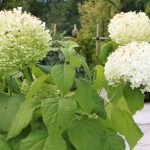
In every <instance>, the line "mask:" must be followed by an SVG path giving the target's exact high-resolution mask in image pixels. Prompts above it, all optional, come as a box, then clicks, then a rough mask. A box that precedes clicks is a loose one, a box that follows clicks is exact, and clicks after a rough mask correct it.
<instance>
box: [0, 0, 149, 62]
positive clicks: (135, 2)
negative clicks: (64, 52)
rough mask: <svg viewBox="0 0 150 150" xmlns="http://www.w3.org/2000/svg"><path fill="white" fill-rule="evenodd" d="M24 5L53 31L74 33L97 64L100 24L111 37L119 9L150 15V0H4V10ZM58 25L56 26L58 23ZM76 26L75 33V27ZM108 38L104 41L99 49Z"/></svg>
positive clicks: (0, 4)
mask: <svg viewBox="0 0 150 150" xmlns="http://www.w3.org/2000/svg"><path fill="white" fill-rule="evenodd" d="M15 7H22V8H23V10H24V11H27V12H31V13H32V14H33V15H35V16H37V17H38V18H40V19H41V20H42V21H44V22H45V23H46V25H47V27H48V28H50V29H51V32H52V33H53V32H55V31H56V33H57V35H59V34H63V36H67V37H68V36H74V37H76V38H74V40H76V41H77V42H78V43H79V45H80V53H81V54H82V55H84V56H85V57H86V58H87V62H88V64H96V63H97V60H96V56H95V53H96V44H95V41H96V40H95V39H96V26H97V24H99V35H100V36H101V37H108V32H107V25H108V23H109V20H110V19H111V18H112V17H113V16H114V15H115V14H116V13H118V12H128V11H136V12H139V11H144V12H146V14H147V15H148V16H150V0H1V2H0V10H3V9H6V10H8V9H12V8H15ZM55 24H56V26H55ZM74 25H76V26H75V27H74ZM74 28H75V33H73V31H74V30H73V29H74ZM105 42H106V40H105V41H100V42H99V44H100V46H99V48H100V47H101V45H103V44H104V43H105Z"/></svg>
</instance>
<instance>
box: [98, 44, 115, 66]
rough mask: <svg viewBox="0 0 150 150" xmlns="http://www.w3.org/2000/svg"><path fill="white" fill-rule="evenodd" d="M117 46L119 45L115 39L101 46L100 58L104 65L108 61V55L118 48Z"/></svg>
mask: <svg viewBox="0 0 150 150" xmlns="http://www.w3.org/2000/svg"><path fill="white" fill-rule="evenodd" d="M117 47H118V44H117V43H115V42H113V41H109V42H108V43H106V44H104V45H103V46H102V47H101V50H100V54H99V60H100V62H101V64H102V65H104V64H105V63H106V62H107V57H108V56H109V55H110V54H111V53H112V52H114V51H115V50H116V49H117Z"/></svg>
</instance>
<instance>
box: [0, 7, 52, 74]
mask: <svg viewBox="0 0 150 150" xmlns="http://www.w3.org/2000/svg"><path fill="white" fill-rule="evenodd" d="M50 41H51V36H50V33H49V30H47V29H46V28H45V23H42V21H40V20H39V19H38V18H36V17H34V16H32V15H31V14H29V13H27V12H22V9H21V8H17V9H16V8H15V9H13V10H12V11H6V10H4V11H0V74H11V73H13V72H14V71H16V70H18V69H22V68H24V67H25V66H27V65H29V64H31V63H35V62H36V61H38V60H39V59H41V58H43V57H44V56H45V55H46V53H47V51H48V50H49V47H50V43H51V42H50Z"/></svg>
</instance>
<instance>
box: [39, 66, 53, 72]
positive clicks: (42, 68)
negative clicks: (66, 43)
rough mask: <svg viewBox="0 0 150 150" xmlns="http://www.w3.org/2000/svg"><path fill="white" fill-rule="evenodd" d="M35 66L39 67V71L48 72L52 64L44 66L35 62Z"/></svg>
mask: <svg viewBox="0 0 150 150" xmlns="http://www.w3.org/2000/svg"><path fill="white" fill-rule="evenodd" d="M37 66H38V67H39V68H40V70H41V71H43V72H45V73H46V74H50V72H51V69H52V66H45V65H40V64H37Z"/></svg>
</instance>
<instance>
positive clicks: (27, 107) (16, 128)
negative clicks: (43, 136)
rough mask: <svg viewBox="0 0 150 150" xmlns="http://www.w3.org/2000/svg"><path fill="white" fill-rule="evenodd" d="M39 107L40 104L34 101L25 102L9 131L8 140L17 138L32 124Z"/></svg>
mask: <svg viewBox="0 0 150 150" xmlns="http://www.w3.org/2000/svg"><path fill="white" fill-rule="evenodd" d="M37 107H39V103H38V102H37V101H36V100H34V99H32V100H30V101H25V102H24V103H22V104H21V106H20V108H19V110H18V112H17V114H16V117H15V119H14V120H13V122H12V124H11V127H10V129H9V132H8V135H7V140H9V139H11V138H13V137H15V136H17V135H18V134H19V133H20V132H21V131H22V129H24V128H25V127H27V126H28V124H29V123H30V121H31V119H32V116H33V111H34V110H35V109H36V108H37Z"/></svg>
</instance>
